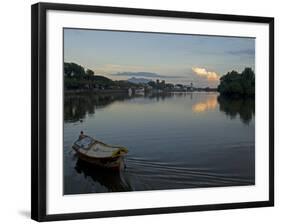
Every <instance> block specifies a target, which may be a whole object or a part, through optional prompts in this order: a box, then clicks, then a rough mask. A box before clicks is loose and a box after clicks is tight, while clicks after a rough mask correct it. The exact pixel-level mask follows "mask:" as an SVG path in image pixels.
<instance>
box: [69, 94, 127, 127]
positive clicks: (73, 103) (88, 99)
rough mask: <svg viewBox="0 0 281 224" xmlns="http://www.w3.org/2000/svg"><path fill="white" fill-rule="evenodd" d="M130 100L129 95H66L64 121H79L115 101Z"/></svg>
mask: <svg viewBox="0 0 281 224" xmlns="http://www.w3.org/2000/svg"><path fill="white" fill-rule="evenodd" d="M127 98H129V96H128V95H127V94H122V93H120V94H101V95H98V94H94V93H87V94H65V95H64V120H65V121H71V122H75V121H79V120H80V119H83V118H85V116H86V114H94V113H95V110H96V109H97V108H102V107H105V106H107V105H109V104H111V103H112V102H114V101H117V100H118V101H123V100H125V99H127Z"/></svg>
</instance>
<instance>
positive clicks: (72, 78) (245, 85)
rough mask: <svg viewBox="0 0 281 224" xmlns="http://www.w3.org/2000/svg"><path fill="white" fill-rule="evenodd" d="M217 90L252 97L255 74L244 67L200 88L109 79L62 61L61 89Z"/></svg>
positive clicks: (100, 92)
mask: <svg viewBox="0 0 281 224" xmlns="http://www.w3.org/2000/svg"><path fill="white" fill-rule="evenodd" d="M194 91H203V92H219V93H220V95H223V96H225V97H236V98H237V97H238V98H239V97H253V96H254V95H255V74H254V72H253V70H252V69H251V68H245V69H244V71H243V72H242V73H238V72H236V71H231V72H228V73H227V74H226V75H224V76H222V77H221V78H220V84H219V86H218V88H210V87H205V88H200V87H194V86H193V83H190V85H183V84H172V83H166V82H165V80H161V81H160V80H159V79H157V80H156V81H149V82H147V83H141V82H140V83H133V82H130V81H129V80H117V81H114V80H111V79H109V78H107V77H104V76H101V75H95V72H94V71H93V70H90V69H85V68H84V67H82V66H81V65H78V64H76V63H73V62H71V63H67V62H64V92H65V93H86V92H92V93H96V94H114V93H132V94H134V93H142V92H194Z"/></svg>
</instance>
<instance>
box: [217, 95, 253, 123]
mask: <svg viewBox="0 0 281 224" xmlns="http://www.w3.org/2000/svg"><path fill="white" fill-rule="evenodd" d="M218 102H219V105H220V111H223V112H224V113H225V114H226V115H228V116H230V118H231V119H233V118H235V117H236V116H237V115H239V116H240V119H241V121H242V122H243V123H244V124H249V123H250V121H251V120H252V119H253V116H254V115H255V99H254V98H251V97H246V98H231V97H225V96H218Z"/></svg>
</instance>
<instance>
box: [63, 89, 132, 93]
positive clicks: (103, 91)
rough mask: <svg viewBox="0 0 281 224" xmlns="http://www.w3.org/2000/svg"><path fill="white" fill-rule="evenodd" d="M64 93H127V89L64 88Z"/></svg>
mask: <svg viewBox="0 0 281 224" xmlns="http://www.w3.org/2000/svg"><path fill="white" fill-rule="evenodd" d="M64 93H95V94H114V93H128V90H127V89H67V90H66V89H65V90H64Z"/></svg>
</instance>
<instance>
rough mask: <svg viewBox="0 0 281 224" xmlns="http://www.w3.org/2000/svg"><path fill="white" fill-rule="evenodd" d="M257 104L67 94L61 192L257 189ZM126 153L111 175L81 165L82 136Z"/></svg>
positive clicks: (205, 97) (203, 97)
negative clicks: (122, 165)
mask: <svg viewBox="0 0 281 224" xmlns="http://www.w3.org/2000/svg"><path fill="white" fill-rule="evenodd" d="M254 108H255V105H254V100H252V99H236V100H234V99H226V98H222V97H219V95H218V94H217V93H204V92H201V93H169V94H151V95H146V96H134V97H129V96H128V95H127V94H112V95H100V96H98V95H95V94H82V95H77V94H76V95H73V94H72V95H71V94H65V105H64V151H63V155H64V193H65V194H79V193H91V192H120V191H141V190H162V189H180V188H194V187H217V186H237V185H253V184H255V145H254V142H255V117H254V112H255V111H254ZM81 130H83V131H84V132H85V134H87V135H90V136H94V137H95V138H96V139H98V140H101V141H103V142H105V143H108V144H114V145H123V146H125V147H127V148H128V149H129V153H128V155H127V156H126V158H125V163H126V169H125V170H124V171H121V172H120V173H113V172H109V171H106V170H100V169H97V168H93V167H92V166H89V165H88V164H86V163H85V162H83V161H81V160H79V159H78V158H77V156H76V155H75V152H74V151H73V150H72V148H71V146H72V144H73V142H74V141H75V140H76V139H77V137H78V135H79V133H80V131H81Z"/></svg>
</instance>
